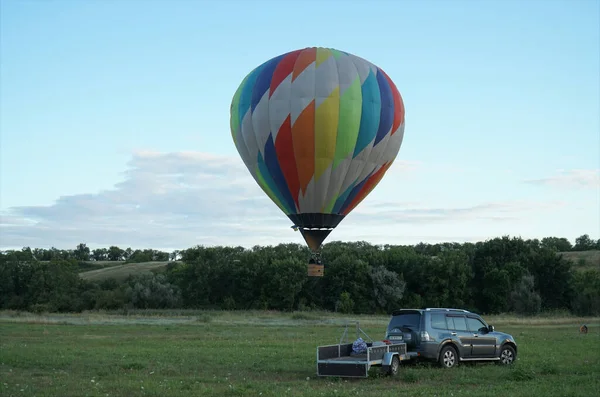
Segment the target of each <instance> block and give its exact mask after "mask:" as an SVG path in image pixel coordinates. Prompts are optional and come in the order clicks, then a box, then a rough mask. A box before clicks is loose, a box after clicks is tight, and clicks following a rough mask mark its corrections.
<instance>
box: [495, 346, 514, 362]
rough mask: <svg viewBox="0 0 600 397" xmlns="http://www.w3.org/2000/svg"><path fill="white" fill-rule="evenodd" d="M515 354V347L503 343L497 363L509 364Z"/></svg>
mask: <svg viewBox="0 0 600 397" xmlns="http://www.w3.org/2000/svg"><path fill="white" fill-rule="evenodd" d="M516 355H517V354H516V352H515V349H514V348H513V347H512V346H511V345H504V346H502V350H500V361H499V363H500V364H502V365H511V364H512V363H514V361H515V356H516Z"/></svg>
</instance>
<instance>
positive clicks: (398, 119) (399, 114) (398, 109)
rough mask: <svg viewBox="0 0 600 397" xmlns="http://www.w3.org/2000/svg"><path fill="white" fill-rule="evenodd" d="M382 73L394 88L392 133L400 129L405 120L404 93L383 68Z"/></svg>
mask: <svg viewBox="0 0 600 397" xmlns="http://www.w3.org/2000/svg"><path fill="white" fill-rule="evenodd" d="M379 70H380V71H381V73H383V75H384V76H385V78H386V80H387V82H388V84H389V85H390V88H391V89H392V96H393V98H394V123H393V124H392V135H394V133H395V132H396V131H397V130H398V127H400V125H401V124H402V122H403V121H404V101H403V100H402V95H400V91H398V87H396V84H394V82H393V81H392V79H390V76H388V75H387V73H385V72H384V71H383V70H381V69H379Z"/></svg>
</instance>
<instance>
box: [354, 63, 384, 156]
mask: <svg viewBox="0 0 600 397" xmlns="http://www.w3.org/2000/svg"><path fill="white" fill-rule="evenodd" d="M361 91H362V115H361V118H360V128H359V130H358V138H357V139H356V146H355V147H354V154H353V156H352V157H356V156H357V155H358V153H360V152H361V151H362V150H363V149H364V148H366V147H367V145H368V144H369V143H370V142H371V141H372V140H373V138H375V134H376V133H377V127H378V126H379V118H380V116H381V95H380V94H379V84H377V78H376V77H375V75H374V74H373V70H369V75H368V76H367V79H366V80H365V82H364V83H363V85H362V87H361Z"/></svg>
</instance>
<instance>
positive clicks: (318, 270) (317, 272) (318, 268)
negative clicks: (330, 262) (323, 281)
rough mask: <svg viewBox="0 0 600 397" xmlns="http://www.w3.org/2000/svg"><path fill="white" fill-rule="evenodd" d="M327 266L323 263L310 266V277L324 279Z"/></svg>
mask: <svg viewBox="0 0 600 397" xmlns="http://www.w3.org/2000/svg"><path fill="white" fill-rule="evenodd" d="M324 270H325V266H323V264H321V263H309V264H308V277H323V271H324Z"/></svg>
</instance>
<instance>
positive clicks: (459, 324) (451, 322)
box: [446, 316, 468, 331]
mask: <svg viewBox="0 0 600 397" xmlns="http://www.w3.org/2000/svg"><path fill="white" fill-rule="evenodd" d="M446 320H447V321H448V329H451V330H455V331H467V330H468V328H467V321H466V320H465V317H464V316H446Z"/></svg>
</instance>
